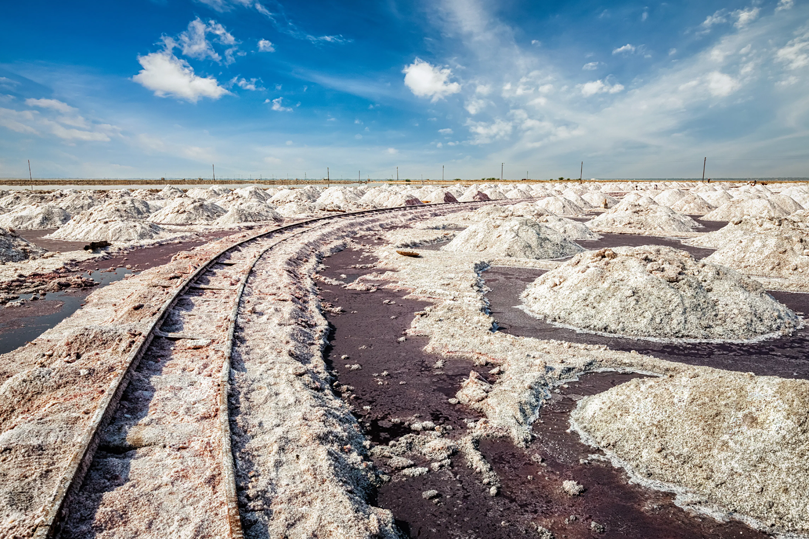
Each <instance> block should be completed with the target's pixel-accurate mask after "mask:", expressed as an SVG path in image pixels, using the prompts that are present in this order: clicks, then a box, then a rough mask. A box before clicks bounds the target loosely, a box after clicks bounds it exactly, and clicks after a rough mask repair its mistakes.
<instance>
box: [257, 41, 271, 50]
mask: <svg viewBox="0 0 809 539" xmlns="http://www.w3.org/2000/svg"><path fill="white" fill-rule="evenodd" d="M258 52H275V47H274V46H273V44H272V43H271V42H270V41H267V40H266V39H261V40H259V42H258Z"/></svg>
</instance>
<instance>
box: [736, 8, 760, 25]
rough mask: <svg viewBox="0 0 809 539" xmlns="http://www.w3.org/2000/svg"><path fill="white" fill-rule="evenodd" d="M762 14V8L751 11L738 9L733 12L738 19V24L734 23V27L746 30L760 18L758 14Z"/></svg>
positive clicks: (751, 9)
mask: <svg viewBox="0 0 809 539" xmlns="http://www.w3.org/2000/svg"><path fill="white" fill-rule="evenodd" d="M760 12H761V9H760V8H757V7H753V8H750V9H738V10H736V11H734V12H733V16H734V17H736V22H735V23H733V26H735V27H736V28H744V27H745V26H747V25H748V24H750V23H751V22H753V21H754V20H756V19H757V18H758V14H759V13H760Z"/></svg>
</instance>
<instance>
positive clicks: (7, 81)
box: [0, 77, 20, 88]
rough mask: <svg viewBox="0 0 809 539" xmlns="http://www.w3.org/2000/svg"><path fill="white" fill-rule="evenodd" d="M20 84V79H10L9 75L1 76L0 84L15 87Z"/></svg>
mask: <svg viewBox="0 0 809 539" xmlns="http://www.w3.org/2000/svg"><path fill="white" fill-rule="evenodd" d="M18 84H20V83H19V82H18V81H16V80H12V79H10V78H8V77H0V86H5V87H6V88H13V87H14V86H17V85H18Z"/></svg>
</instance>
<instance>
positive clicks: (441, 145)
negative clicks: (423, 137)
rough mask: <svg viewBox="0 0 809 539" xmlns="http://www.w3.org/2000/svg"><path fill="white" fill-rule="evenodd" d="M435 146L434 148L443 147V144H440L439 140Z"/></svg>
mask: <svg viewBox="0 0 809 539" xmlns="http://www.w3.org/2000/svg"><path fill="white" fill-rule="evenodd" d="M435 147H436V148H443V147H444V145H443V144H441V143H440V142H438V143H436V145H435Z"/></svg>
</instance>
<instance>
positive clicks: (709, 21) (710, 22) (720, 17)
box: [700, 9, 728, 33]
mask: <svg viewBox="0 0 809 539" xmlns="http://www.w3.org/2000/svg"><path fill="white" fill-rule="evenodd" d="M726 14H727V10H724V9H720V10H719V11H717V12H716V13H714V14H713V15H708V17H707V18H706V19H705V20H704V21H703V22H702V24H701V25H700V27H701V28H702V32H703V33H707V32H710V31H711V28H712V27H713V26H715V25H717V24H723V23H726V22H728V18H727V15H726Z"/></svg>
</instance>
